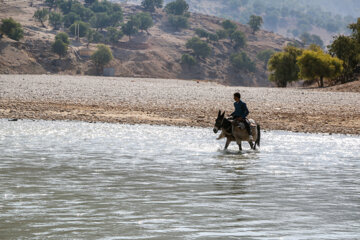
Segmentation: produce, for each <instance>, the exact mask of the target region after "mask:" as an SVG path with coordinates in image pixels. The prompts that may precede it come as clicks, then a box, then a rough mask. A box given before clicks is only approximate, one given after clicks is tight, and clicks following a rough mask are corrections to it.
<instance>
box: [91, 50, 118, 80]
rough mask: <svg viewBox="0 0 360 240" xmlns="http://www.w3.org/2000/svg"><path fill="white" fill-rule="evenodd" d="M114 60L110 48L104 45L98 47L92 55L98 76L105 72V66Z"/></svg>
mask: <svg viewBox="0 0 360 240" xmlns="http://www.w3.org/2000/svg"><path fill="white" fill-rule="evenodd" d="M112 59H113V56H112V53H111V50H110V48H109V47H108V46H105V45H103V44H99V45H97V50H96V51H95V52H94V53H93V54H92V55H91V60H92V61H93V63H94V65H95V68H96V72H97V73H98V74H99V73H100V72H102V71H103V69H104V66H105V65H106V64H108V63H109V62H110V61H111V60H112Z"/></svg>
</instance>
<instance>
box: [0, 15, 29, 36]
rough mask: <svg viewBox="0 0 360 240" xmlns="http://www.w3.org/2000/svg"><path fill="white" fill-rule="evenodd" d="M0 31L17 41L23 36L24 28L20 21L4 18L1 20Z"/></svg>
mask: <svg viewBox="0 0 360 240" xmlns="http://www.w3.org/2000/svg"><path fill="white" fill-rule="evenodd" d="M1 22H2V24H1V26H0V32H2V33H3V34H5V35H6V36H8V37H9V38H11V39H13V40H16V41H19V40H20V39H21V38H23V37H24V30H23V28H22V26H21V24H20V23H18V22H16V21H15V20H14V19H12V18H5V19H2V20H1Z"/></svg>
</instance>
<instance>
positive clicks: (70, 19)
mask: <svg viewBox="0 0 360 240" xmlns="http://www.w3.org/2000/svg"><path fill="white" fill-rule="evenodd" d="M80 20H81V17H80V16H79V15H77V14H76V13H74V12H71V13H68V14H66V15H65V16H64V17H63V23H64V27H66V28H69V27H70V26H71V25H72V24H73V23H74V22H76V21H80Z"/></svg>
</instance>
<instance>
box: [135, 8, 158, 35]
mask: <svg viewBox="0 0 360 240" xmlns="http://www.w3.org/2000/svg"><path fill="white" fill-rule="evenodd" d="M136 17H137V18H138V19H139V21H140V25H139V29H140V30H141V31H146V32H147V33H148V34H149V32H148V30H149V28H151V27H152V26H153V25H154V22H153V20H152V17H151V15H150V14H149V13H145V12H141V13H138V14H136Z"/></svg>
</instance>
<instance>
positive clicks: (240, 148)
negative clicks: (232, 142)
mask: <svg viewBox="0 0 360 240" xmlns="http://www.w3.org/2000/svg"><path fill="white" fill-rule="evenodd" d="M236 143H237V144H238V145H239V150H240V151H241V150H242V147H241V141H236Z"/></svg>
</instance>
